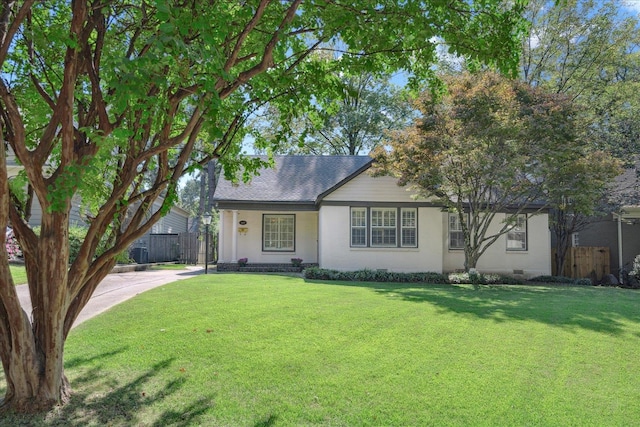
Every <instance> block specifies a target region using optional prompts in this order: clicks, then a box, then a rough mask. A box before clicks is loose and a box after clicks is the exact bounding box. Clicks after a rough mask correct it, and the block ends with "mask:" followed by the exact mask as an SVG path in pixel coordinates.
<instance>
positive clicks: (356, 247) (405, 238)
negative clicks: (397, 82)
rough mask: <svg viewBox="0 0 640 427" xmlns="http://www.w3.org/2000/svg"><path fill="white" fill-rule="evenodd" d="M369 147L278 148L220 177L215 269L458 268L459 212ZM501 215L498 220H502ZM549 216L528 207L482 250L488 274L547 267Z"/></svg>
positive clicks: (529, 273)
mask: <svg viewBox="0 0 640 427" xmlns="http://www.w3.org/2000/svg"><path fill="white" fill-rule="evenodd" d="M371 165H372V159H371V158H370V157H368V156H278V157H275V167H274V168H267V169H263V170H260V171H259V174H258V175H257V176H255V177H254V178H253V179H252V180H251V181H250V182H249V183H247V184H244V183H240V184H233V183H232V182H230V181H228V180H225V179H223V178H221V179H220V181H219V183H218V186H217V188H216V191H215V193H214V201H215V203H216V206H217V208H218V211H219V214H220V221H219V255H218V268H219V269H221V270H224V269H229V268H231V267H232V266H234V265H235V266H237V263H238V260H240V259H243V258H247V259H248V263H249V264H263V265H271V264H274V265H275V264H290V263H291V259H292V258H301V259H302V260H303V263H304V264H313V265H318V266H320V267H322V268H328V269H336V270H346V271H347V270H359V269H374V270H377V269H384V270H388V271H396V272H453V271H459V270H461V269H463V266H464V253H463V250H462V249H463V248H462V247H461V245H462V241H461V239H460V229H459V227H458V225H459V224H458V222H457V217H456V216H455V215H453V214H450V213H449V212H447V211H445V210H443V208H442V206H440V205H438V204H437V203H434V202H433V201H430V200H427V199H419V198H418V199H416V198H414V197H412V196H413V195H412V194H411V192H409V191H407V189H406V188H403V187H399V186H398V185H397V184H396V182H397V181H396V179H395V178H393V177H389V176H381V177H373V176H372V175H371V174H370V173H369V171H368V170H369V168H370V167H371ZM498 221H499V219H498V220H496V225H495V226H496V227H498V226H499V224H498ZM550 247H551V244H550V232H549V225H548V215H547V214H546V213H541V214H538V215H530V214H523V215H522V216H521V219H520V220H519V221H518V228H517V229H515V230H514V231H513V232H510V233H508V234H505V235H503V236H501V237H500V238H499V239H498V240H497V241H496V242H495V243H494V244H493V245H492V246H491V247H490V248H489V249H488V250H487V251H486V252H485V254H484V255H483V256H482V257H481V258H480V261H479V263H478V266H477V268H478V270H479V271H480V272H485V273H489V272H492V273H502V274H520V275H523V276H525V277H533V276H538V275H548V274H551V256H550Z"/></svg>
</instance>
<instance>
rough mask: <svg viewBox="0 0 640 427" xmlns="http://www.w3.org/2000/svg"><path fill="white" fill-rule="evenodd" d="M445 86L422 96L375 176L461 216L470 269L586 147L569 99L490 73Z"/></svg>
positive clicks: (535, 209)
mask: <svg viewBox="0 0 640 427" xmlns="http://www.w3.org/2000/svg"><path fill="white" fill-rule="evenodd" d="M444 81H445V82H446V83H447V87H448V91H447V93H445V94H444V95H443V96H434V95H433V94H432V93H431V92H428V91H427V92H424V93H423V94H422V95H421V97H420V98H419V99H418V100H417V101H416V104H417V105H416V106H417V108H419V109H420V111H421V113H422V117H421V118H420V119H419V120H417V121H416V123H415V125H414V126H412V127H409V128H407V129H404V130H402V131H398V132H394V133H392V135H391V138H390V140H389V144H388V146H389V147H390V151H388V150H387V149H386V147H385V148H380V149H378V150H377V151H376V152H375V154H374V157H375V158H376V160H377V165H376V168H377V171H376V173H377V174H388V175H392V176H395V177H397V178H398V184H399V185H407V186H408V187H409V188H410V189H412V190H414V191H415V193H416V194H417V195H418V196H419V197H421V198H424V199H428V200H431V201H437V202H438V203H439V204H441V205H442V206H444V207H445V208H447V209H448V210H449V211H450V212H455V213H457V214H458V216H459V220H460V224H461V228H462V233H463V235H464V240H465V249H464V254H465V269H470V268H475V266H476V263H477V261H478V259H479V258H480V256H482V254H483V253H484V252H485V251H486V249H487V248H488V247H489V246H491V245H492V244H493V243H494V242H495V241H496V240H497V239H498V237H499V236H501V235H504V234H505V233H507V232H508V231H509V230H510V229H511V228H512V225H513V224H514V223H515V220H516V218H517V216H518V215H520V214H523V213H528V214H536V213H539V212H540V211H541V210H542V209H543V208H544V207H545V203H546V202H547V200H545V199H546V197H547V195H548V194H549V190H550V186H551V185H553V183H554V182H555V181H553V178H552V177H553V176H554V175H555V174H557V171H558V170H561V169H563V168H568V166H567V165H568V164H570V163H572V162H575V161H577V159H579V158H580V154H581V151H580V146H581V142H580V141H579V140H578V139H577V138H576V129H575V123H574V116H575V108H574V106H573V104H572V103H571V102H570V100H569V99H567V98H566V97H565V96H562V95H558V94H552V93H547V92H545V91H542V90H540V89H538V88H534V87H531V86H529V85H527V84H525V83H522V82H520V81H517V80H510V79H507V78H505V77H504V76H501V75H498V74H496V73H493V72H488V71H483V72H479V73H476V74H471V73H462V74H458V75H451V76H445V77H444ZM465 214H468V215H467V216H465ZM492 222H493V224H492ZM490 224H492V226H493V227H494V229H493V230H495V231H493V230H492V231H489V229H490V228H491V227H490Z"/></svg>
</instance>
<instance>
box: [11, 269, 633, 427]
mask: <svg viewBox="0 0 640 427" xmlns="http://www.w3.org/2000/svg"><path fill="white" fill-rule="evenodd" d="M638 307H640V293H638V292H637V291H631V290H622V289H611V288H591V287H584V288H583V287H559V286H553V287H545V286H535V287H534V286H479V287H473V286H465V285H461V286H454V285H424V286H419V285H414V284H412V285H393V284H381V283H375V284H374V283H351V282H350V283H340V282H305V281H304V280H303V279H300V278H294V277H283V276H276V275H238V274H217V275H208V276H198V277H196V278H193V279H188V280H185V281H181V282H179V283H174V284H171V285H168V286H164V287H161V288H157V289H154V290H152V291H149V292H145V293H144V294H141V295H139V296H138V297H136V298H134V299H133V300H130V301H128V302H125V303H123V304H121V305H119V306H117V307H115V308H114V309H112V310H110V311H109V312H107V313H105V314H104V315H101V316H98V317H97V318H95V319H92V320H89V321H87V322H86V323H84V324H83V325H81V326H80V327H78V328H77V329H75V330H74V331H72V333H71V334H70V337H69V340H68V343H67V347H66V354H65V358H66V370H67V375H68V376H69V378H70V380H71V383H72V386H73V387H74V390H75V394H74V397H73V400H72V402H71V404H70V405H68V406H67V407H64V408H62V409H59V410H58V411H54V413H51V414H49V415H48V421H47V422H46V424H42V425H56V423H59V424H60V425H101V424H110V425H122V426H124V425H149V426H150V425H169V424H178V425H228V426H260V425H262V426H266V425H283V426H284V425H323V426H324V425H340V426H353V425H372V426H374V425H375V426H377V425H385V426H391V425H397V426H407V425H629V424H633V423H634V422H635V420H638V419H640V405H639V404H638V402H639V401H640V399H639V397H640V378H639V377H638V375H636V372H637V365H636V360H637V357H636V356H637V349H638V348H639V344H640V343H639V340H640V313H639V311H638ZM2 386H3V382H1V381H0V387H2ZM7 421H8V422H11V421H16V420H9V419H7ZM32 421H33V420H32ZM2 423H3V421H2V420H0V424H2ZM43 423H44V422H43Z"/></svg>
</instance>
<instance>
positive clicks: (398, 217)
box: [349, 206, 418, 249]
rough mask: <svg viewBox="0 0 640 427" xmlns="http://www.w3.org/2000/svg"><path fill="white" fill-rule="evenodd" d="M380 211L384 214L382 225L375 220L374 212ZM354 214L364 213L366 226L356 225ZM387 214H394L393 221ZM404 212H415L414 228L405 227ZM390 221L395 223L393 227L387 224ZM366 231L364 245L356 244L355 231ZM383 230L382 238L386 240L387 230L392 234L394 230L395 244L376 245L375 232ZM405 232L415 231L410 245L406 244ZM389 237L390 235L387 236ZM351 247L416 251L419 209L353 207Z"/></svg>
mask: <svg viewBox="0 0 640 427" xmlns="http://www.w3.org/2000/svg"><path fill="white" fill-rule="evenodd" d="M374 211H380V212H382V217H381V223H379V224H376V221H374V219H373V216H374V214H373V212H374ZM354 212H364V221H365V225H361V224H359V225H354ZM385 212H387V213H391V212H393V219H392V220H391V218H390V217H389V216H385V214H384V213H385ZM404 212H414V214H413V219H414V225H413V226H403V213H404ZM388 220H390V221H391V222H393V223H394V225H393V226H390V225H388V223H387V224H385V222H388ZM355 229H357V230H362V229H364V230H366V232H365V237H364V241H365V243H364V244H354V230H355ZM379 230H382V234H383V236H382V238H383V240H384V239H385V236H384V233H385V231H384V230H386V231H387V232H390V231H391V230H393V241H394V243H392V244H390V243H388V242H384V241H383V242H382V243H374V240H375V239H374V232H376V231H379ZM405 230H415V231H414V233H413V234H414V239H413V240H414V242H412V243H410V244H405V239H404V237H403V235H404V231H405ZM387 236H388V235H387ZM349 246H350V247H351V248H375V249H378V248H397V249H402V248H409V249H415V248H418V208H417V207H396V206H392V207H389V206H351V207H350V209H349Z"/></svg>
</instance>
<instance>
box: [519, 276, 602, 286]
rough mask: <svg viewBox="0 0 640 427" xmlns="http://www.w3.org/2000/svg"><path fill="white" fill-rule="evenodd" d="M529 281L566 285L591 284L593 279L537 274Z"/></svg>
mask: <svg viewBox="0 0 640 427" xmlns="http://www.w3.org/2000/svg"><path fill="white" fill-rule="evenodd" d="M529 282H535V283H562V284H566V285H579V286H591V285H593V283H592V282H591V279H572V278H571V277H565V276H537V277H534V278H532V279H529Z"/></svg>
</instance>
